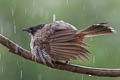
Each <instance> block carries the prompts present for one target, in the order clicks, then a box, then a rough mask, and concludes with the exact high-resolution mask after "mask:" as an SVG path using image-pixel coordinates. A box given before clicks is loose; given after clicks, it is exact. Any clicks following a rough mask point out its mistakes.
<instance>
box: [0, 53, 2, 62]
mask: <svg viewBox="0 0 120 80" xmlns="http://www.w3.org/2000/svg"><path fill="white" fill-rule="evenodd" d="M1 57H2V55H1V53H0V61H1Z"/></svg>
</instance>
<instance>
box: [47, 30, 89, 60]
mask: <svg viewBox="0 0 120 80" xmlns="http://www.w3.org/2000/svg"><path fill="white" fill-rule="evenodd" d="M75 33H76V30H63V31H57V32H55V34H54V35H51V36H50V42H49V50H50V51H49V54H50V56H51V57H52V58H53V59H54V60H64V61H69V60H71V59H72V60H84V59H88V56H89V51H88V50H87V49H85V48H84V46H87V44H86V43H85V42H83V41H79V42H75V39H76V35H75Z"/></svg>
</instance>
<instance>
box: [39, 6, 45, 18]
mask: <svg viewBox="0 0 120 80" xmlns="http://www.w3.org/2000/svg"><path fill="white" fill-rule="evenodd" d="M40 16H41V17H42V16H44V9H43V8H40Z"/></svg>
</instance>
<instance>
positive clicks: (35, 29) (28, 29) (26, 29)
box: [23, 24, 45, 35]
mask: <svg viewBox="0 0 120 80" xmlns="http://www.w3.org/2000/svg"><path fill="white" fill-rule="evenodd" d="M44 26H45V24H39V25H37V26H34V27H29V28H25V29H23V31H26V32H28V33H31V34H32V35H34V33H35V32H36V31H37V30H39V29H42V28H43V27H44Z"/></svg>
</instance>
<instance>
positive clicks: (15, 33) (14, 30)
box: [14, 25, 16, 34]
mask: <svg viewBox="0 0 120 80" xmlns="http://www.w3.org/2000/svg"><path fill="white" fill-rule="evenodd" d="M14 33H15V34H16V25H14Z"/></svg>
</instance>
